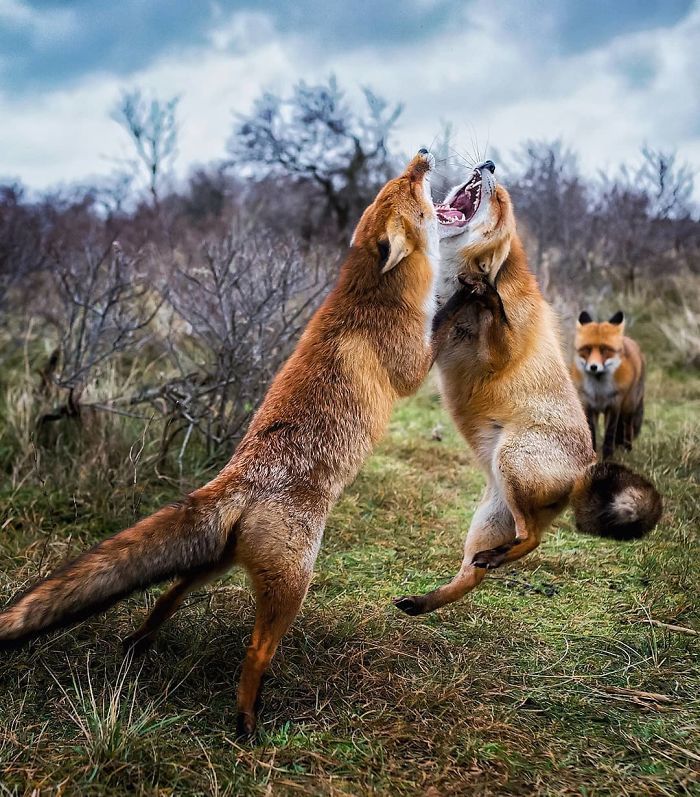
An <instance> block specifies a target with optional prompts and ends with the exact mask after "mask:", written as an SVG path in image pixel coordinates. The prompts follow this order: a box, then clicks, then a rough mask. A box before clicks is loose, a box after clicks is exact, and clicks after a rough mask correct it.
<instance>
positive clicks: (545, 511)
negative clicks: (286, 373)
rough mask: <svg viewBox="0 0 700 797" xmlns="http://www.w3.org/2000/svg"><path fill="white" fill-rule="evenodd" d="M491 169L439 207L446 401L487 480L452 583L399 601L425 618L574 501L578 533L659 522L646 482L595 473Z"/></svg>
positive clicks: (550, 327)
mask: <svg viewBox="0 0 700 797" xmlns="http://www.w3.org/2000/svg"><path fill="white" fill-rule="evenodd" d="M495 168H496V167H495V165H494V163H493V162H492V161H487V162H486V163H483V164H481V165H480V166H478V167H477V168H476V169H475V170H474V171H473V172H472V174H471V175H470V177H469V179H468V180H467V181H466V183H463V184H461V185H458V186H456V187H455V188H453V189H452V191H450V193H449V194H448V195H447V198H446V199H445V202H444V203H443V204H442V205H440V206H438V220H439V230H440V236H441V241H440V255H441V263H440V273H441V285H440V288H439V290H438V296H439V298H441V299H442V302H443V304H442V307H441V308H440V310H438V312H437V314H436V316H435V322H434V329H435V333H434V334H435V347H436V352H437V365H438V368H439V376H440V385H441V392H442V395H443V398H444V401H445V404H446V405H447V408H448V409H449V411H450V413H451V414H452V417H453V419H454V422H455V424H456V425H457V427H458V428H459V430H460V432H461V433H462V434H463V435H464V437H465V438H466V440H467V441H468V443H469V445H470V446H471V448H472V450H473V451H474V454H475V456H476V458H477V460H478V461H479V464H480V465H481V467H482V468H483V470H484V471H485V473H486V476H487V480H488V481H487V487H486V491H485V494H484V496H483V498H482V500H481V503H480V504H479V506H478V508H477V510H476V513H475V514H474V517H473V519H472V523H471V526H470V528H469V531H468V533H467V538H466V541H465V543H464V558H463V561H462V566H461V568H460V570H459V572H458V573H457V575H456V576H455V577H454V578H453V579H452V581H451V582H449V583H448V584H445V585H443V586H441V587H439V588H438V589H435V590H433V591H432V592H430V593H428V594H426V595H412V596H405V597H403V598H399V599H398V600H397V601H396V604H397V606H398V607H399V608H400V609H402V610H403V611H404V612H406V613H408V614H423V613H424V612H430V611H433V610H434V609H437V608H439V607H440V606H444V605H445V604H448V603H451V602H453V601H455V600H458V599H459V598H461V597H462V596H463V595H464V594H466V593H467V592H469V590H471V589H474V587H476V586H477V585H478V584H480V583H481V581H482V579H483V578H484V576H485V575H486V571H487V569H491V568H494V567H498V566H499V565H500V564H502V563H503V562H512V561H514V560H516V559H519V558H520V557H521V556H525V554H527V553H529V552H530V551H532V550H534V549H535V548H536V547H537V546H538V545H539V543H540V541H541V539H542V535H543V533H544V531H545V529H546V528H547V527H548V526H549V525H550V524H551V522H552V521H553V520H554V518H555V517H556V516H557V515H558V514H559V513H560V512H562V511H563V509H564V508H565V507H566V506H567V504H569V503H571V504H572V506H573V509H574V514H575V518H576V526H577V528H578V529H579V530H580V531H583V532H587V533H590V534H597V535H600V536H604V537H613V538H615V539H632V538H636V537H640V536H642V535H643V534H645V533H646V532H647V531H649V530H650V529H652V528H653V527H654V526H655V525H656V523H657V522H658V520H659V517H660V516H661V498H660V496H659V494H658V492H657V491H656V489H655V488H654V486H653V485H652V484H651V483H650V482H649V481H647V479H645V478H643V477H642V476H639V475H638V474H636V473H633V472H632V471H630V470H628V469H627V468H624V467H622V466H621V465H616V464H613V463H601V464H596V462H595V453H594V451H593V447H592V445H591V437H590V434H589V431H588V427H587V424H586V419H585V417H584V414H583V410H582V408H581V404H580V402H579V400H578V397H577V395H576V390H575V388H574V385H573V384H572V381H571V376H570V374H569V372H568V369H567V367H566V364H565V362H564V358H563V355H562V352H561V348H560V345H559V339H558V332H557V325H556V321H555V319H554V314H553V313H552V309H551V308H550V306H549V305H548V304H547V302H546V301H545V299H544V297H543V296H542V294H541V293H540V290H539V288H538V286H537V282H536V280H535V277H534V275H533V274H532V272H531V271H530V269H529V268H528V264H527V257H526V255H525V251H524V249H523V246H522V244H521V242H520V239H519V237H518V234H517V232H516V229H515V217H514V215H513V208H512V205H511V201H510V197H509V196H508V193H507V192H506V190H505V188H503V186H501V185H498V184H497V183H496V179H495V177H494V176H493V175H494V172H495Z"/></svg>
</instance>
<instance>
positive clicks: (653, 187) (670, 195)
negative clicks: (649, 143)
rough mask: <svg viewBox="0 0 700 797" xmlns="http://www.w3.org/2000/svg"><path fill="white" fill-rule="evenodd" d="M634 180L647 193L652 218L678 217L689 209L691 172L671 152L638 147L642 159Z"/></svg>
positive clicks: (692, 176) (685, 213) (692, 175)
mask: <svg viewBox="0 0 700 797" xmlns="http://www.w3.org/2000/svg"><path fill="white" fill-rule="evenodd" d="M634 181H635V184H636V186H637V188H638V189H640V190H642V191H645V192H646V193H647V194H648V195H649V197H650V200H651V202H650V208H649V210H650V213H651V214H652V215H653V216H655V217H656V218H662V219H667V218H682V217H683V216H686V215H687V214H688V213H689V210H690V200H691V197H692V195H693V186H694V182H695V174H694V172H693V170H692V169H691V168H690V166H688V164H687V163H679V162H678V156H677V154H676V153H675V152H664V151H663V150H656V149H653V148H651V147H646V146H645V147H643V148H642V163H641V165H640V167H639V168H638V169H637V171H636V174H635V180H634Z"/></svg>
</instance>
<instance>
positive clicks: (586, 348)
mask: <svg viewBox="0 0 700 797" xmlns="http://www.w3.org/2000/svg"><path fill="white" fill-rule="evenodd" d="M578 353H579V354H580V355H581V357H589V356H590V354H591V347H590V346H584V347H583V348H581V349H579V350H578Z"/></svg>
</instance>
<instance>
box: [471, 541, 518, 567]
mask: <svg viewBox="0 0 700 797" xmlns="http://www.w3.org/2000/svg"><path fill="white" fill-rule="evenodd" d="M514 545H515V542H508V543H506V544H505V545H499V546H498V548H489V550H487V551H479V552H478V553H477V554H474V558H473V559H472V564H473V565H474V567H482V568H485V569H486V570H495V569H496V568H497V567H499V565H502V564H503V562H504V560H505V558H506V556H507V555H508V551H510V550H511V548H512V547H513V546H514Z"/></svg>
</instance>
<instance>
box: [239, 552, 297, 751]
mask: <svg viewBox="0 0 700 797" xmlns="http://www.w3.org/2000/svg"><path fill="white" fill-rule="evenodd" d="M311 574H312V570H311V568H308V570H305V569H303V568H302V569H298V568H296V567H294V568H280V569H278V570H276V572H274V573H271V572H270V571H269V570H267V569H266V570H265V572H262V571H258V572H257V573H252V574H251V575H252V577H253V584H254V587H255V595H256V609H255V626H254V628H253V636H252V639H251V641H250V645H249V646H248V650H247V652H246V657H245V660H244V662H243V670H242V672H241V678H240V682H239V684H238V718H237V732H238V735H239V736H241V737H246V736H251V735H252V734H253V733H254V732H255V727H256V724H257V704H258V699H259V694H260V687H261V683H262V678H263V675H264V674H265V672H266V670H267V668H268V667H269V665H270V662H271V661H272V657H273V656H274V655H275V651H276V650H277V646H278V645H279V643H280V640H281V639H282V637H283V636H284V634H285V633H286V631H287V629H288V628H289V626H290V625H291V624H292V622H293V620H294V618H295V617H296V616H297V614H298V612H299V609H300V608H301V604H302V603H303V601H304V598H305V596H306V591H307V589H308V586H309V582H310V581H311Z"/></svg>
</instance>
